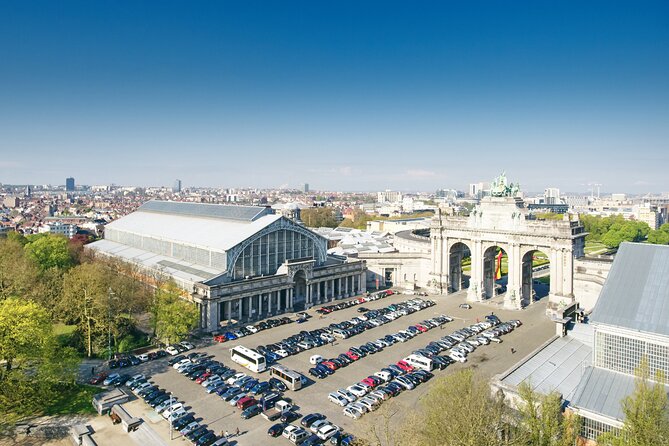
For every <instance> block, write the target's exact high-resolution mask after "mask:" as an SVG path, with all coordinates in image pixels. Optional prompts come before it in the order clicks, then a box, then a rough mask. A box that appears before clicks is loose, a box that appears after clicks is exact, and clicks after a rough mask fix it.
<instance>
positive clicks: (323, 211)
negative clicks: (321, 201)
mask: <svg viewBox="0 0 669 446" xmlns="http://www.w3.org/2000/svg"><path fill="white" fill-rule="evenodd" d="M300 219H301V220H302V221H303V222H304V224H306V225H307V226H309V227H310V228H320V227H326V228H336V227H337V224H338V223H337V219H336V218H335V214H334V211H333V210H332V208H307V209H302V210H301V211H300Z"/></svg>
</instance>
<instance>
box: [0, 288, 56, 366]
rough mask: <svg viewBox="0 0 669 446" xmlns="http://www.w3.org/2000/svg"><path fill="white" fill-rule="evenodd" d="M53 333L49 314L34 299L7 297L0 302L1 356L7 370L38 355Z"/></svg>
mask: <svg viewBox="0 0 669 446" xmlns="http://www.w3.org/2000/svg"><path fill="white" fill-rule="evenodd" d="M51 334H52V325H51V320H50V319H49V315H48V313H47V312H46V310H44V309H43V308H42V307H40V306H39V305H37V304H36V303H34V302H30V301H26V300H21V299H18V298H9V299H5V300H3V301H0V358H2V359H3V360H4V361H6V363H5V367H4V368H5V370H6V371H7V372H9V371H11V370H12V367H13V366H14V365H15V363H16V362H17V361H21V360H25V359H28V358H32V357H35V356H38V355H39V352H41V351H42V348H43V347H44V346H45V344H46V343H47V341H48V339H49V337H50V336H51Z"/></svg>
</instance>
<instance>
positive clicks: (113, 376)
mask: <svg viewBox="0 0 669 446" xmlns="http://www.w3.org/2000/svg"><path fill="white" fill-rule="evenodd" d="M119 376H121V375H119V374H118V373H112V374H111V375H109V376H108V377H107V378H106V379H105V380H104V381H102V385H104V386H108V385H109V384H111V382H112V381H114V380H115V379H116V378H118V377H119Z"/></svg>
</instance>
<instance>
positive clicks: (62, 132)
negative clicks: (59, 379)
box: [0, 0, 669, 193]
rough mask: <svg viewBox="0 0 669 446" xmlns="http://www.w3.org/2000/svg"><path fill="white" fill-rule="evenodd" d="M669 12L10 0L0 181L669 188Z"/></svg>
mask: <svg viewBox="0 0 669 446" xmlns="http://www.w3.org/2000/svg"><path fill="white" fill-rule="evenodd" d="M668 56H669V2H666V1H658V2H646V1H628V2H623V1H610V0H609V1H601V2H600V1H582V0H581V1H540V0H536V1H531V2H521V1H517V2H513V1H510V0H500V1H476V0H471V1H435V2H429V1H412V2H406V1H405V2H393V1H388V0H386V1H380V2H372V1H360V0H357V1H345V0H339V1H334V0H333V1H325V0H324V1H313V0H310V1H289V0H285V1H267V2H259V1H238V2H229V1H222V0H221V1H185V0H184V1H168V0H161V1H160V2H156V1H139V0H134V1H122V0H117V1H111V0H108V1H96V2H91V1H88V0H84V1H68V0H62V1H55V2H54V1H50V0H49V1H30V0H22V1H11V0H10V1H3V2H0V183H4V184H64V182H65V178H66V177H68V176H73V177H75V178H76V181H77V183H78V184H111V183H115V184H124V185H139V186H149V185H171V184H172V183H173V182H174V180H175V179H176V178H179V179H181V180H182V183H183V185H184V186H213V187H262V188H265V187H280V186H284V187H285V186H289V187H299V186H300V184H301V183H305V182H307V183H309V184H310V186H311V188H312V189H317V190H360V191H374V190H383V189H398V190H405V191H417V190H424V191H430V190H435V189H437V188H456V189H460V190H466V189H467V186H468V184H469V183H472V182H478V181H489V180H490V179H492V178H493V177H494V176H496V175H497V174H499V173H500V172H501V171H506V173H507V176H508V178H509V180H510V181H514V182H520V184H521V188H522V189H523V190H527V191H542V190H543V189H544V188H545V187H559V188H560V189H561V190H565V191H573V192H585V191H587V190H588V189H589V187H588V186H587V184H588V183H600V184H602V186H601V189H602V191H603V192H605V191H608V192H627V193H646V192H666V191H669V181H668V180H667V167H668V166H669V57H668Z"/></svg>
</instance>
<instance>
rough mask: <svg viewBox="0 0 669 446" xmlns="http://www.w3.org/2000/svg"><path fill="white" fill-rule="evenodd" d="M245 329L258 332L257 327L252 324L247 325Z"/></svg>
mask: <svg viewBox="0 0 669 446" xmlns="http://www.w3.org/2000/svg"><path fill="white" fill-rule="evenodd" d="M246 329H247V330H248V331H250V332H251V333H258V329H257V328H255V327H254V326H253V325H247V326H246Z"/></svg>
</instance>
